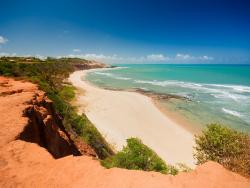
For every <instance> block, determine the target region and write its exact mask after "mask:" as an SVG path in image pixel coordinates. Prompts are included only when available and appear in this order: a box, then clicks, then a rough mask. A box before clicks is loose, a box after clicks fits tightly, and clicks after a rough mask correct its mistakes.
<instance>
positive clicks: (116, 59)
mask: <svg viewBox="0 0 250 188" xmlns="http://www.w3.org/2000/svg"><path fill="white" fill-rule="evenodd" d="M64 57H71V58H73V57H76V58H82V59H88V60H95V61H101V62H104V63H154V62H160V63H176V62H180V61H181V62H183V63H185V62H191V63H192V62H194V63H195V62H199V61H210V60H213V57H209V56H206V55H204V56H192V55H189V54H181V53H177V54H176V55H175V56H165V55H163V54H149V55H146V56H140V57H133V56H132V57H122V56H118V55H116V54H114V55H104V54H95V53H92V54H70V55H67V56H64Z"/></svg>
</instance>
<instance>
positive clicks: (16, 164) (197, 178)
mask: <svg viewBox="0 0 250 188" xmlns="http://www.w3.org/2000/svg"><path fill="white" fill-rule="evenodd" d="M50 104H51V101H49V100H48V99H47V98H46V97H45V96H44V93H43V92H42V91H39V90H38V89H37V87H36V86H35V85H34V84H31V83H29V82H23V81H15V80H13V79H7V78H4V77H0V187H87V188H91V187H119V188H120V187H143V188H144V187H153V188H157V187H203V188H206V187H227V188H228V187H229V188H230V187H232V188H235V187H241V188H244V187H246V188H248V187H250V181H249V180H248V179H246V178H244V177H242V176H240V175H238V174H236V173H233V172H230V171H228V170H226V169H225V168H223V167H222V166H221V165H219V164H217V163H214V162H207V163H205V164H203V165H201V166H199V167H197V168H196V169H195V170H194V171H192V172H190V173H180V174H179V175H177V176H171V175H163V174H160V173H156V172H143V171H136V170H125V169H118V168H113V169H105V168H103V167H102V166H101V165H100V163H99V161H98V160H96V159H94V158H93V157H89V156H95V153H94V151H93V150H91V148H89V147H88V146H87V145H86V144H85V145H84V149H79V148H78V147H77V146H76V145H75V143H73V142H72V140H71V139H70V138H69V135H68V133H66V132H65V130H63V128H62V127H60V125H58V121H59V120H58V119H57V118H58V117H55V116H56V114H55V113H53V109H51V105H50ZM27 111H28V112H29V113H28V117H25V116H24V115H23V114H24V112H25V114H27ZM34 119H36V121H34ZM59 122H60V121H59ZM80 145H81V144H80ZM82 150H84V152H81V151H82ZM78 152H80V154H79V153H78ZM76 153H77V154H79V155H81V154H86V155H89V156H73V155H72V154H74V155H75V154H76ZM56 158H58V159H56Z"/></svg>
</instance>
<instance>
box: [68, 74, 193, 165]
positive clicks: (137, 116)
mask: <svg viewBox="0 0 250 188" xmlns="http://www.w3.org/2000/svg"><path fill="white" fill-rule="evenodd" d="M88 71H92V70H87V71H86V70H85V71H76V72H74V73H72V74H71V75H70V77H69V81H70V82H72V84H73V85H74V86H75V87H77V88H79V89H80V90H84V92H80V93H79V94H78V96H77V104H78V105H79V113H82V112H85V113H86V115H87V116H88V118H89V119H90V120H91V122H92V123H93V124H94V125H95V126H96V127H97V128H98V130H99V131H100V132H101V133H102V134H103V135H104V137H105V138H106V139H107V141H108V142H109V143H110V144H112V145H114V146H115V148H116V149H117V150H120V149H121V148H122V146H123V145H125V143H126V139H127V138H129V137H138V138H140V139H141V140H142V141H143V143H145V144H146V145H148V146H149V147H150V148H152V149H153V150H154V151H155V152H156V153H157V154H158V155H159V156H160V157H161V158H162V159H164V160H165V161H166V162H167V163H169V164H176V163H185V164H187V165H188V166H190V167H194V166H195V165H194V162H195V161H194V159H193V154H192V153H193V145H194V137H193V135H192V134H191V133H190V132H188V131H187V130H186V129H184V128H183V127H181V125H179V124H177V123H176V122H175V121H173V120H172V119H170V118H169V117H167V116H166V115H165V114H163V113H162V112H161V111H160V110H159V109H158V108H157V107H156V106H155V105H154V103H153V101H152V100H151V98H149V97H147V96H144V95H142V94H139V93H135V92H127V91H111V90H105V89H101V88H98V87H96V86H93V85H91V84H90V83H88V82H87V81H86V80H85V79H84V76H85V75H86V73H87V72H88Z"/></svg>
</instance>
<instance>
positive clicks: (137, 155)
mask: <svg viewBox="0 0 250 188" xmlns="http://www.w3.org/2000/svg"><path fill="white" fill-rule="evenodd" d="M102 165H103V166H105V167H107V168H112V167H119V168H126V169H133V170H145V171H156V172H161V173H164V174H173V175H175V174H177V173H178V170H177V169H176V168H174V167H173V166H168V165H166V164H165V162H164V161H163V160H162V159H161V158H160V157H159V156H158V155H157V154H156V153H155V152H154V151H153V150H151V149H150V148H149V147H147V146H146V145H144V144H143V143H142V142H141V140H139V139H138V138H129V139H127V146H125V147H124V148H123V150H122V151H120V152H118V153H117V154H116V155H114V156H111V157H109V158H107V159H105V160H104V161H102Z"/></svg>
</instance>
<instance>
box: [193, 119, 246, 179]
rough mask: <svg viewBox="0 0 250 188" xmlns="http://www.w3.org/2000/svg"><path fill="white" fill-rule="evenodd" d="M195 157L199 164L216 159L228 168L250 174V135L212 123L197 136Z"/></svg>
mask: <svg viewBox="0 0 250 188" xmlns="http://www.w3.org/2000/svg"><path fill="white" fill-rule="evenodd" d="M195 141H196V147H195V154H194V156H195V158H196V159H197V161H198V164H201V163H204V162H206V161H208V160H212V161H216V162H218V163H220V164H222V165H223V166H225V167H226V168H228V169H230V170H232V171H234V172H238V173H240V174H242V175H245V176H250V137H249V136H248V135H246V134H244V133H241V132H237V131H235V130H233V129H230V128H227V127H223V126H221V125H219V124H211V125H208V126H207V129H205V130H204V131H203V132H202V135H200V136H196V138H195Z"/></svg>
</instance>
